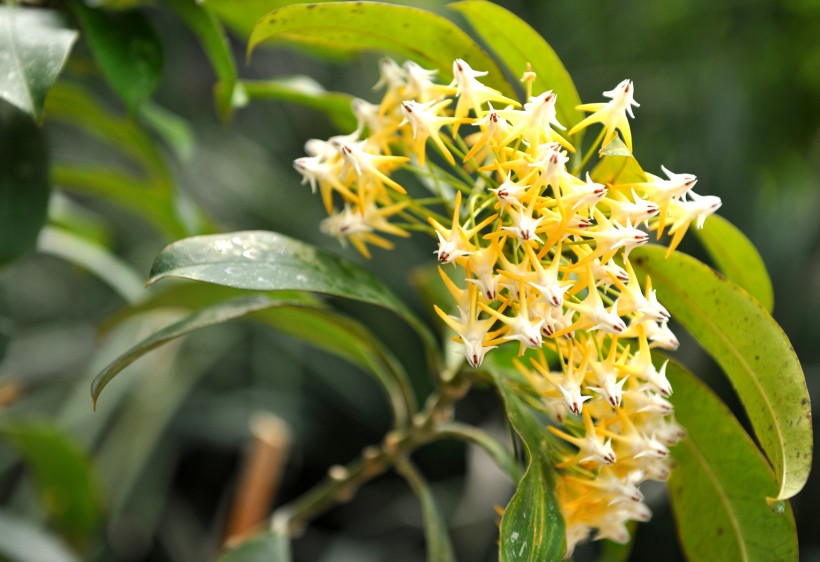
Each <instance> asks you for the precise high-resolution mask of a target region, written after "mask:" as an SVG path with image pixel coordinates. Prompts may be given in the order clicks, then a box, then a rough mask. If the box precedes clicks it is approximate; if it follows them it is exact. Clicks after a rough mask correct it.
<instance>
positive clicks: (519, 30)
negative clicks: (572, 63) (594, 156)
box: [450, 0, 584, 129]
mask: <svg viewBox="0 0 820 562" xmlns="http://www.w3.org/2000/svg"><path fill="white" fill-rule="evenodd" d="M450 7H451V8H453V9H454V10H457V11H459V12H461V13H462V14H463V15H464V17H465V18H467V21H468V22H470V24H471V25H472V26H473V27H474V28H475V30H476V32H477V33H478V34H479V36H480V37H481V39H482V40H483V41H484V42H485V43H486V44H487V45H488V46H489V47H490V49H491V50H492V51H493V52H494V53H495V55H496V57H498V59H499V60H500V61H501V62H502V63H504V65H505V66H506V67H507V70H508V71H509V72H510V75H511V76H512V77H513V78H515V79H518V78H520V77H521V76H522V75H523V74H524V70H525V69H526V65H527V63H530V64H532V69H533V71H535V73H536V79H535V81H534V82H533V85H532V88H533V89H532V94H533V95H534V96H537V95H540V94H541V93H543V92H545V91H547V90H552V91H553V92H555V93H556V94H557V95H558V99H557V101H556V104H555V109H556V111H557V114H558V121H559V122H560V123H561V124H562V125H564V126H565V127H566V128H567V129H571V128H572V126H573V125H575V124H576V123H578V122H580V121H581V120H582V119H583V117H584V114H583V113H581V112H580V111H578V110H577V109H575V107H576V106H578V105H580V103H581V99H580V97H579V96H578V91H577V90H576V89H575V83H574V82H573V81H572V78H571V77H570V75H569V72H567V69H566V68H565V67H564V64H563V63H562V62H561V59H559V58H558V55H556V54H555V51H554V50H553V49H552V47H550V45H549V43H547V42H546V40H545V39H544V38H543V37H541V35H540V34H539V33H538V32H537V31H535V30H534V29H533V28H532V27H531V26H530V25H529V24H528V23H527V22H525V21H524V20H522V19H521V18H519V17H518V16H516V15H515V14H513V13H512V12H510V11H508V10H506V9H505V8H502V7H501V6H498V5H496V4H493V3H492V2H484V1H481V0H470V1H467V2H456V3H454V4H450Z"/></svg>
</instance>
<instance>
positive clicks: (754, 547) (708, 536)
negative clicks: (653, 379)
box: [666, 362, 798, 562]
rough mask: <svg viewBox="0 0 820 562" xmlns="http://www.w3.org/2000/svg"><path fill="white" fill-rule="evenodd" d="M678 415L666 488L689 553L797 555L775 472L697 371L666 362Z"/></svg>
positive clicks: (707, 556) (711, 557)
mask: <svg viewBox="0 0 820 562" xmlns="http://www.w3.org/2000/svg"><path fill="white" fill-rule="evenodd" d="M666 372H667V375H668V377H669V380H670V382H671V384H672V386H673V388H674V389H675V393H674V394H673V395H672V398H671V400H672V403H673V405H674V406H675V417H676V419H677V421H678V422H679V423H680V424H681V425H682V426H683V427H684V428H685V429H686V435H687V437H686V438H685V439H684V440H683V441H681V442H680V443H679V444H678V445H676V446H675V447H674V448H673V449H672V458H673V459H674V460H675V463H676V466H675V468H674V469H673V470H672V474H671V476H670V478H669V494H670V496H671V498H672V509H673V510H674V513H675V518H676V520H677V525H678V533H679V535H680V539H681V544H682V545H683V549H684V551H685V552H686V555H687V558H688V559H689V560H699V561H700V560H702V561H704V562H708V561H715V562H718V561H723V560H738V561H750V560H760V561H763V560H797V558H798V557H797V532H796V530H795V526H794V516H793V514H792V512H791V507H790V506H789V505H788V502H783V504H784V505H783V507H784V508H785V513H779V514H778V513H775V511H774V510H772V509H771V508H770V507H769V505H768V504H767V502H766V497H767V496H769V497H772V496H775V495H776V494H777V493H778V490H777V488H778V486H777V483H776V482H775V479H774V474H772V470H771V468H770V467H769V465H768V464H767V463H766V460H765V459H764V458H763V456H762V455H761V454H760V451H758V449H757V447H756V446H755V444H754V442H753V441H752V440H751V439H750V438H749V436H748V435H747V434H746V432H745V431H744V430H743V428H742V427H741V425H740V423H738V421H737V420H736V419H735V417H734V416H733V415H732V413H731V412H730V411H729V409H728V408H727V407H726V406H725V405H724V404H723V403H722V402H721V401H720V399H719V398H718V397H717V396H715V394H714V393H713V392H712V391H711V390H709V388H708V387H707V386H706V385H704V384H703V383H702V382H701V381H699V380H698V379H697V378H696V377H695V376H694V375H692V374H691V373H689V372H687V371H686V370H684V369H683V368H682V367H680V366H679V365H676V364H674V363H671V362H670V364H669V365H668V368H667V371H666Z"/></svg>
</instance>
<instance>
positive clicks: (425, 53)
mask: <svg viewBox="0 0 820 562" xmlns="http://www.w3.org/2000/svg"><path fill="white" fill-rule="evenodd" d="M263 42H274V43H276V44H283V45H287V44H296V45H316V46H321V47H332V48H334V49H336V50H337V51H340V52H353V53H356V52H361V51H383V52H388V53H393V54H395V55H398V56H402V57H405V58H408V59H411V60H414V61H415V62H417V63H419V64H420V65H422V66H427V67H429V68H434V69H438V70H439V71H440V76H442V77H443V78H444V79H445V80H446V79H448V78H449V77H451V76H452V67H453V61H454V60H455V59H457V58H460V59H464V60H465V61H467V63H468V64H469V65H470V66H472V67H473V68H475V69H477V70H484V71H488V72H489V74H488V75H487V76H486V77H485V78H484V81H485V83H486V84H487V85H488V86H491V87H493V88H496V89H498V90H500V91H501V92H503V93H504V94H505V95H513V90H512V88H511V86H510V84H509V83H508V82H507V81H506V79H505V78H504V75H503V73H502V71H501V69H500V68H499V67H498V65H497V64H496V63H495V61H494V60H493V59H492V58H491V57H490V56H489V55H488V54H487V53H486V52H485V51H484V50H483V49H482V48H481V47H480V46H479V45H478V44H477V43H476V42H475V41H473V40H472V39H471V38H470V37H469V36H468V35H467V34H466V33H464V32H463V31H462V30H461V29H459V28H458V27H457V26H456V25H455V24H453V23H452V22H451V21H449V20H447V19H444V18H442V17H441V16H439V15H436V14H434V13H432V12H427V11H425V10H420V9H418V8H411V7H408V6H394V5H391V4H382V3H378V2H332V3H327V4H325V3H318V4H297V5H293V6H287V7H284V8H280V9H278V10H275V11H273V12H270V13H269V14H267V15H265V16H264V17H262V18H261V19H260V20H259V22H258V23H257V24H256V26H255V27H254V29H253V32H252V33H251V36H250V39H249V41H248V55H250V54H251V53H252V52H253V50H254V48H255V47H256V46H257V45H259V44H260V43H263Z"/></svg>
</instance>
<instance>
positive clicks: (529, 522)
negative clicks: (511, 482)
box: [493, 372, 566, 562]
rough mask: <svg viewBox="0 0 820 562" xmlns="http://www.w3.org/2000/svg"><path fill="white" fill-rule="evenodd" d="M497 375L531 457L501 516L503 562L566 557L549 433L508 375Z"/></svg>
mask: <svg viewBox="0 0 820 562" xmlns="http://www.w3.org/2000/svg"><path fill="white" fill-rule="evenodd" d="M493 377H494V378H495V383H496V387H497V388H498V391H499V394H501V397H502V399H503V401H504V411H505V412H506V414H507V419H508V420H509V421H510V425H512V427H513V429H514V430H515V432H516V433H517V434H518V436H519V437H520V438H521V441H522V443H523V444H524V448H525V449H526V450H527V456H528V457H529V462H528V464H527V470H526V471H525V472H524V476H523V477H522V478H521V480H520V481H519V483H518V487H517V489H516V491H515V494H514V495H513V497H512V499H511V500H510V503H508V504H507V507H506V508H505V509H504V516H503V517H502V518H501V538H500V542H499V549H500V559H501V562H519V561H527V562H542V561H544V560H562V559H563V557H564V553H565V552H566V530H565V528H564V519H563V517H562V516H561V510H560V508H559V506H558V499H557V498H556V497H555V485H554V480H553V474H552V470H553V468H552V465H551V464H550V462H549V456H548V455H547V451H546V447H547V442H548V440H547V439H546V438H545V435H544V434H545V433H546V432H545V431H544V428H543V425H542V424H541V423H540V422H538V421H537V420H536V419H535V418H534V417H533V414H532V413H531V412H530V411H529V409H528V408H527V407H526V406H525V405H524V403H523V402H522V401H521V399H520V398H519V397H518V395H517V394H516V393H515V391H513V390H512V389H511V388H510V386H509V384H508V381H507V379H506V377H505V376H504V375H503V374H501V373H498V372H493Z"/></svg>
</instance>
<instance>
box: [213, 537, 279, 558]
mask: <svg viewBox="0 0 820 562" xmlns="http://www.w3.org/2000/svg"><path fill="white" fill-rule="evenodd" d="M291 560H292V558H291V555H290V541H289V539H288V538H287V537H285V536H283V535H281V534H279V533H275V532H273V531H268V532H266V533H263V534H262V535H259V536H256V537H253V538H251V539H248V540H246V541H243V542H241V543H240V544H238V545H237V546H235V547H234V548H232V549H230V550H229V551H228V552H226V553H225V554H223V555H222V556H220V557H219V558H218V559H217V561H216V562H290V561H291Z"/></svg>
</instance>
